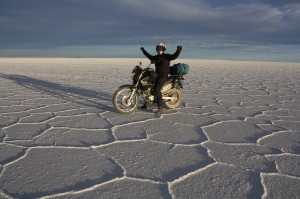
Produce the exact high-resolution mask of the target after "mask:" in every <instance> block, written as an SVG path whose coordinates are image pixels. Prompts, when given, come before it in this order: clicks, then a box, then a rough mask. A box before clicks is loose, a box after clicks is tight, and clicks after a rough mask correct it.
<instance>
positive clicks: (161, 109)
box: [155, 106, 164, 115]
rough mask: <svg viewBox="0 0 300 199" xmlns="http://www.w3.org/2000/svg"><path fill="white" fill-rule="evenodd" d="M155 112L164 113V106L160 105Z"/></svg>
mask: <svg viewBox="0 0 300 199" xmlns="http://www.w3.org/2000/svg"><path fill="white" fill-rule="evenodd" d="M155 113H156V114H159V115H161V114H164V108H163V107H162V106H160V107H159V108H158V110H157V111H156V112H155Z"/></svg>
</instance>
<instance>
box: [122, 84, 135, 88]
mask: <svg viewBox="0 0 300 199" xmlns="http://www.w3.org/2000/svg"><path fill="white" fill-rule="evenodd" d="M125 87H129V88H131V89H133V86H132V85H130V84H128V85H127V84H126V85H122V86H120V87H119V89H120V88H125Z"/></svg>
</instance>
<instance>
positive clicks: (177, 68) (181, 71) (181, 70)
mask: <svg viewBox="0 0 300 199" xmlns="http://www.w3.org/2000/svg"><path fill="white" fill-rule="evenodd" d="M188 72H189V65H187V64H184V63H178V64H174V65H173V66H172V67H170V71H169V74H170V75H185V74H187V73H188Z"/></svg>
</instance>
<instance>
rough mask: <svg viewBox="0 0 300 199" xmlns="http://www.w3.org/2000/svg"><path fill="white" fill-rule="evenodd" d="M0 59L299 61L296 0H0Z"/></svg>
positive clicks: (299, 15)
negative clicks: (158, 51) (161, 48)
mask: <svg viewBox="0 0 300 199" xmlns="http://www.w3.org/2000/svg"><path fill="white" fill-rule="evenodd" d="M0 5H1V6H0V57H143V55H142V54H141V52H140V50H139V48H140V47H141V46H143V47H145V48H146V50H148V51H149V52H150V53H152V54H154V53H155V45H156V43H159V42H164V43H166V45H167V52H168V53H173V52H174V51H175V50H176V46H177V45H182V46H183V51H182V54H181V58H201V59H235V60H264V61H293V62H300V56H299V55H300V36H299V35H300V1H299V0H238V1H237V0H103V1H101V0H23V1H20V0H0Z"/></svg>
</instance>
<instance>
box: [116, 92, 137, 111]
mask: <svg viewBox="0 0 300 199" xmlns="http://www.w3.org/2000/svg"><path fill="white" fill-rule="evenodd" d="M113 105H114V107H115V109H116V110H117V111H118V112H119V113H122V114H129V113H133V112H134V111H136V109H137V107H138V106H139V96H138V94H137V92H134V93H133V90H132V88H131V86H122V87H120V88H119V89H118V90H117V91H116V92H115V94H114V97H113Z"/></svg>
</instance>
